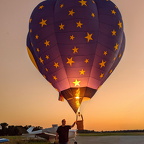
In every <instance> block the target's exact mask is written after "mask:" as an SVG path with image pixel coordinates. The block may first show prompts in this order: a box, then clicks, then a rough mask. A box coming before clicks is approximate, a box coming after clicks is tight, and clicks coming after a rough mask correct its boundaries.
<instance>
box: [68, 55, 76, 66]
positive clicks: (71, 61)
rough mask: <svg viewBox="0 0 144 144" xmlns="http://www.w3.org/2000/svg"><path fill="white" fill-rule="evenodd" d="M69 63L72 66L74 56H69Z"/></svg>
mask: <svg viewBox="0 0 144 144" xmlns="http://www.w3.org/2000/svg"><path fill="white" fill-rule="evenodd" d="M67 60H68V61H67V64H69V65H70V66H72V64H73V63H75V62H74V61H73V58H72V57H71V58H67Z"/></svg>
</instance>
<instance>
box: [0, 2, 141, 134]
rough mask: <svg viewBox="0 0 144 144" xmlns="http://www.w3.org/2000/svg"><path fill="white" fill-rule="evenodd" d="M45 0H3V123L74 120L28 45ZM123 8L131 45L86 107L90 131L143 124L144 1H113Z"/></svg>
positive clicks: (0, 59)
mask: <svg viewBox="0 0 144 144" xmlns="http://www.w3.org/2000/svg"><path fill="white" fill-rule="evenodd" d="M40 2H42V1H41V0H21V1H20V0H9V1H6V0H0V18H1V23H0V123H2V122H7V123H8V124H9V125H23V126H25V125H33V126H42V127H43V128H46V127H51V125H52V124H59V125H60V124H61V120H62V119H63V118H65V119H66V120H67V124H72V123H73V122H74V121H75V113H74V112H73V110H72V109H71V108H70V106H69V105H68V103H67V102H66V101H64V102H60V101H58V95H59V94H58V92H57V91H56V90H55V89H54V88H53V87H52V86H51V85H50V84H49V83H48V82H47V81H46V80H45V79H44V78H43V76H42V75H41V74H40V73H39V72H38V70H37V69H36V68H35V67H34V66H33V64H32V62H31V61H30V59H29V57H28V54H27V50H26V37H27V32H28V25H29V18H30V15H31V12H32V11H33V9H34V8H35V6H36V5H37V4H38V3H40ZM113 2H114V3H115V4H116V5H117V6H118V8H119V10H120V11H121V14H122V17H123V22H124V31H125V35H126V46H125V51H124V55H123V57H122V59H121V61H120V63H119V64H118V66H117V67H116V69H115V71H114V72H113V73H112V75H111V76H110V77H109V78H108V79H107V81H106V82H105V83H104V84H103V85H102V86H101V88H100V89H99V90H98V91H97V93H96V94H95V96H94V97H93V98H92V99H91V100H90V101H87V102H84V103H83V104H82V107H81V112H82V114H83V117H84V127H85V129H89V130H98V131H101V130H124V129H144V36H143V35H144V28H143V26H144V19H143V14H144V8H143V5H144V1H143V0H137V1H131V0H125V1H124V0H123V1H121V0H113Z"/></svg>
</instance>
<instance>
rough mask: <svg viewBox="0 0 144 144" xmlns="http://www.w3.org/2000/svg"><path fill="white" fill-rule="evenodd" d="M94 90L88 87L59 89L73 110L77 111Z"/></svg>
mask: <svg viewBox="0 0 144 144" xmlns="http://www.w3.org/2000/svg"><path fill="white" fill-rule="evenodd" d="M96 91H97V90H96V89H92V88H89V87H80V88H69V89H66V90H64V91H61V92H60V95H62V96H63V97H64V98H65V99H66V100H67V102H68V103H69V105H70V106H71V108H72V109H73V111H74V112H75V113H77V111H78V109H79V107H80V105H81V103H82V102H84V101H88V100H90V99H91V98H92V97H93V95H94V94H95V93H96Z"/></svg>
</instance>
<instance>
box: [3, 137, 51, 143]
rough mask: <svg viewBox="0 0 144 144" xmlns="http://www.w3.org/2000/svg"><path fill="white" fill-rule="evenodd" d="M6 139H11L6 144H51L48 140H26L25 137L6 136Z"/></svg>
mask: <svg viewBox="0 0 144 144" xmlns="http://www.w3.org/2000/svg"><path fill="white" fill-rule="evenodd" d="M4 138H7V139H9V140H10V141H9V142H6V143H5V144H50V143H49V142H48V141H46V140H40V139H37V140H34V139H29V140H26V139H25V140H24V139H23V137H21V136H5V137H4Z"/></svg>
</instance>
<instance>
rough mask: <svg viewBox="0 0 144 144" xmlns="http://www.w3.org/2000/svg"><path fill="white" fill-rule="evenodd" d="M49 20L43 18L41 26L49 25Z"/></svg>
mask: <svg viewBox="0 0 144 144" xmlns="http://www.w3.org/2000/svg"><path fill="white" fill-rule="evenodd" d="M46 22H47V20H44V19H42V21H41V22H40V23H39V24H40V25H41V27H43V26H46V25H47V23H46Z"/></svg>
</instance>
